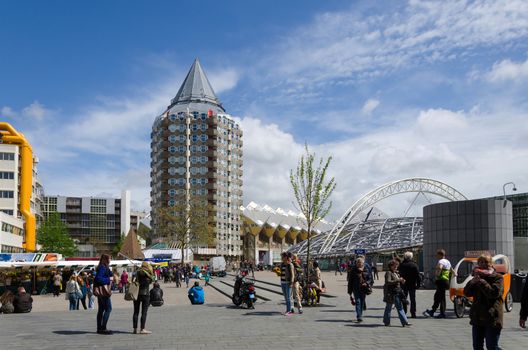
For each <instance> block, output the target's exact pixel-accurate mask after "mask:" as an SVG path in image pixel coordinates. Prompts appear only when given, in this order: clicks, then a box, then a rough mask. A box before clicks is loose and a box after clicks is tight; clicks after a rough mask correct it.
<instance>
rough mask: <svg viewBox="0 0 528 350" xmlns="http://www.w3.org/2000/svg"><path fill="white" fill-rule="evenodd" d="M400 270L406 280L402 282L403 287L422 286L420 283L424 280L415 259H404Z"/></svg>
mask: <svg viewBox="0 0 528 350" xmlns="http://www.w3.org/2000/svg"><path fill="white" fill-rule="evenodd" d="M399 271H400V276H401V277H402V278H403V279H404V280H405V283H404V284H402V288H405V289H412V288H420V283H421V282H422V280H421V278H420V270H419V269H418V265H417V264H416V263H415V262H414V261H412V260H403V262H402V263H401V264H400V268H399Z"/></svg>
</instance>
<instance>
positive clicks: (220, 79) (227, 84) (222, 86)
mask: <svg viewBox="0 0 528 350" xmlns="http://www.w3.org/2000/svg"><path fill="white" fill-rule="evenodd" d="M206 74H208V73H206ZM208 79H209V81H210V82H211V86H212V87H213V89H214V92H215V93H216V94H219V93H222V92H224V91H228V90H231V89H232V88H234V87H235V86H236V84H237V83H238V80H239V79H240V74H239V73H238V71H236V70H235V69H233V68H229V69H224V70H219V71H212V72H211V73H210V74H208Z"/></svg>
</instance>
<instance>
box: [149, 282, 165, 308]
mask: <svg viewBox="0 0 528 350" xmlns="http://www.w3.org/2000/svg"><path fill="white" fill-rule="evenodd" d="M150 305H152V306H162V305H163V289H161V287H160V285H159V283H158V282H155V283H154V287H153V288H152V289H151V290H150Z"/></svg>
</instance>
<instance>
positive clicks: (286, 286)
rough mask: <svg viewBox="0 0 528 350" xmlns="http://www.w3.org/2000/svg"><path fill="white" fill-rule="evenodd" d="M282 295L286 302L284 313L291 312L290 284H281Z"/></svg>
mask: <svg viewBox="0 0 528 350" xmlns="http://www.w3.org/2000/svg"><path fill="white" fill-rule="evenodd" d="M281 287H282V294H283V295H284V300H285V301H286V312H289V311H292V303H291V284H290V283H289V282H281Z"/></svg>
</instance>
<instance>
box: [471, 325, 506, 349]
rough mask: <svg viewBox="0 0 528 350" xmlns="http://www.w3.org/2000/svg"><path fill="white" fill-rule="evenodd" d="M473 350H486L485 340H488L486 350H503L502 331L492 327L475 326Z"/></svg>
mask: <svg viewBox="0 0 528 350" xmlns="http://www.w3.org/2000/svg"><path fill="white" fill-rule="evenodd" d="M472 333H473V350H484V339H486V349H488V350H501V348H500V347H499V338H500V333H501V330H500V329H497V328H492V327H480V326H473V332H472Z"/></svg>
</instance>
